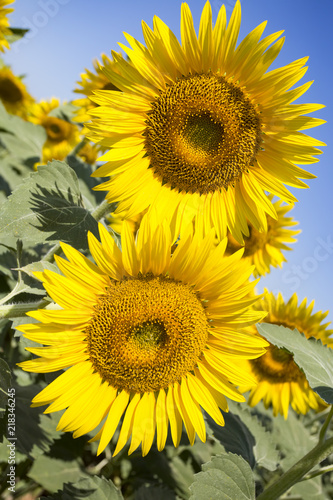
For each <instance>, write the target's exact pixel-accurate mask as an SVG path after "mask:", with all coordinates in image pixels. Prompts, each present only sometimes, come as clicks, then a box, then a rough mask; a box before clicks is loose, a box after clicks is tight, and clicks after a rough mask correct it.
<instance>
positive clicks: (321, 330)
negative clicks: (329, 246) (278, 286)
mask: <svg viewBox="0 0 333 500" xmlns="http://www.w3.org/2000/svg"><path fill="white" fill-rule="evenodd" d="M254 307H255V309H259V310H261V311H266V312H267V313H268V314H267V316H266V317H265V318H264V319H263V320H262V321H263V322H264V323H272V324H276V325H282V326H285V327H287V328H290V329H291V330H293V329H294V328H296V329H297V330H298V331H299V332H300V333H303V334H304V335H305V336H306V337H307V338H310V337H314V338H316V339H320V340H321V341H322V343H323V344H324V345H327V346H329V347H332V346H333V337H332V334H333V330H331V329H329V328H328V326H329V325H330V323H323V321H324V320H325V318H326V316H327V314H328V311H327V312H325V313H323V312H322V311H318V312H316V313H312V311H313V307H314V301H312V302H311V303H310V304H308V305H307V299H304V300H303V301H302V302H301V303H300V304H299V305H298V297H297V294H294V295H293V296H292V297H291V298H290V299H289V300H288V302H284V300H283V297H282V295H281V294H278V296H277V297H275V296H274V294H273V293H269V292H268V291H266V294H265V296H264V297H263V298H262V299H261V300H260V301H258V302H257V304H256V305H255V306H254ZM245 364H246V365H247V366H248V369H249V370H250V373H251V374H253V375H254V376H255V378H256V381H257V385H256V386H255V387H252V388H251V386H244V387H242V388H241V391H242V392H246V391H248V390H250V395H249V399H248V402H249V405H250V406H255V405H256V404H258V402H259V401H261V400H263V402H264V404H265V407H266V408H268V407H269V406H270V405H271V406H272V408H273V413H274V415H275V416H276V415H277V414H279V413H280V414H281V415H283V416H284V417H285V418H287V416H288V410H289V405H291V407H292V408H293V409H294V410H295V411H296V412H297V413H303V414H304V413H306V412H307V411H309V409H310V408H313V409H314V410H316V411H321V410H323V409H324V408H325V406H326V405H325V403H324V402H323V401H322V399H321V398H320V397H319V396H318V395H317V394H316V393H315V392H314V391H313V390H312V389H311V388H310V386H309V384H308V382H307V380H306V378H305V375H304V373H303V372H302V371H301V370H300V369H299V367H298V366H297V365H296V363H295V362H294V361H293V356H292V355H291V354H290V353H288V351H286V350H285V349H279V348H278V347H276V346H274V345H270V347H269V348H268V350H267V353H266V354H264V355H263V356H262V357H260V358H259V359H257V360H251V361H248V362H245ZM243 368H244V366H243Z"/></svg>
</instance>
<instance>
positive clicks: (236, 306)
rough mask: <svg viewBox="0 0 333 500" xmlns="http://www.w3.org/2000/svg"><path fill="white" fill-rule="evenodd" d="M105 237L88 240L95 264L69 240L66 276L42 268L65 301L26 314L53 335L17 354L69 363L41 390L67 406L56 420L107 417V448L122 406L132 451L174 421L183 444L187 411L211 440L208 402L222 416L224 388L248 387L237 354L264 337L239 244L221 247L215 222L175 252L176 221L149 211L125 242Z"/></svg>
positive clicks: (54, 403) (56, 404) (85, 423)
mask: <svg viewBox="0 0 333 500" xmlns="http://www.w3.org/2000/svg"><path fill="white" fill-rule="evenodd" d="M99 232H100V239H101V243H100V242H99V241H98V240H97V239H96V238H95V237H94V236H93V235H92V234H91V233H89V234H88V241H89V247H90V251H91V254H92V256H93V258H94V260H95V262H96V265H95V264H94V263H93V262H91V260H89V259H88V258H86V257H84V256H83V255H82V254H81V253H80V252H78V251H77V250H75V249H73V248H71V247H70V246H68V245H65V244H62V249H63V252H64V254H65V255H66V257H67V258H68V260H65V259H64V258H61V257H56V259H57V264H58V266H59V269H60V270H61V272H62V273H63V274H64V276H61V275H59V274H57V273H54V272H51V271H48V270H47V271H44V272H41V273H36V276H37V277H38V278H40V279H41V280H42V281H43V283H44V287H45V289H46V290H47V292H48V293H49V295H50V296H51V297H52V298H53V299H54V300H55V301H56V302H57V303H58V305H59V306H60V307H61V309H59V310H39V311H33V312H30V313H29V316H31V317H32V318H35V319H36V320H38V321H39V323H35V324H27V325H23V326H20V330H21V331H23V332H24V334H25V337H27V338H29V339H30V340H33V341H36V342H39V343H42V344H45V345H46V347H33V348H28V350H29V351H30V352H32V353H33V354H36V355H37V356H40V357H38V358H36V359H33V360H31V361H25V362H23V363H20V366H21V367H22V368H23V369H24V370H27V371H31V372H52V371H57V370H61V369H64V368H68V369H67V370H66V371H65V372H64V373H63V374H61V375H60V376H59V377H58V378H56V379H55V380H54V381H53V382H51V384H49V385H48V386H47V387H46V388H45V389H43V390H42V392H40V393H39V394H38V395H37V396H36V397H35V398H34V399H33V406H40V405H46V404H50V406H49V407H48V408H47V410H46V413H49V412H53V411H58V410H61V409H64V408H67V410H66V411H65V413H64V414H63V416H62V417H61V419H60V422H59V425H58V429H63V430H65V431H74V437H79V436H82V435H83V434H86V433H87V432H90V431H92V430H93V429H95V428H96V427H97V426H98V425H99V424H100V423H101V422H102V427H101V428H100V430H99V431H98V432H97V434H96V436H95V437H94V438H93V440H99V441H100V442H99V447H98V454H99V453H101V452H102V451H103V450H104V449H105V447H106V446H107V444H108V443H109V441H110V440H111V439H112V437H113V435H114V433H115V431H116V428H117V426H118V423H119V421H120V420H121V417H122V416H123V421H122V425H121V428H120V433H119V437H118V442H117V445H116V449H115V454H116V453H118V452H119V451H120V450H121V449H122V448H123V447H124V445H125V444H126V442H127V441H128V439H129V437H130V436H132V438H131V445H130V448H129V453H132V452H133V451H134V450H135V449H136V448H137V447H138V446H139V445H140V444H142V453H143V455H146V454H147V453H148V451H149V450H150V448H151V445H152V442H153V439H154V435H155V430H156V434H157V447H158V449H159V450H162V449H163V448H164V445H165V441H166V438H167V433H168V424H169V423H170V429H171V436H172V439H173V443H174V445H175V446H178V444H179V440H180V436H181V432H182V423H184V425H185V429H186V432H187V435H188V437H189V440H190V443H191V444H193V442H194V439H195V434H198V436H199V438H200V439H201V440H202V441H204V440H205V436H206V435H205V424H204V420H203V416H202V411H201V408H200V406H201V407H202V408H204V409H205V410H206V411H207V412H208V413H209V414H210V415H211V416H212V418H213V419H214V420H215V421H216V422H217V423H218V424H220V425H224V420H223V416H222V413H221V412H220V410H219V408H221V409H222V410H224V411H227V409H228V405H227V401H226V399H225V396H226V397H228V398H231V399H234V400H236V401H244V400H245V398H244V396H243V395H241V394H240V392H239V391H238V389H237V388H236V386H235V385H236V384H237V385H239V384H244V383H251V382H252V381H253V378H252V376H251V375H249V374H246V375H245V376H244V375H243V372H242V371H241V370H239V367H238V362H239V360H240V359H243V358H246V359H247V358H251V359H252V358H256V357H257V356H260V355H262V354H263V353H264V352H265V349H264V346H266V345H267V342H266V341H265V340H264V339H262V338H260V337H258V336H256V335H251V334H247V333H245V332H243V331H242V330H241V328H242V327H243V326H246V325H248V324H253V323H254V322H255V321H256V320H258V319H259V318H262V317H263V315H264V314H263V313H262V312H261V311H260V312H258V311H254V310H253V309H252V308H251V307H250V306H251V304H253V302H254V301H255V300H256V298H255V297H254V298H253V297H251V298H249V292H250V291H251V290H252V289H253V286H254V282H252V283H251V282H249V281H248V278H249V276H250V274H251V272H252V269H251V266H249V265H248V264H247V263H246V262H245V261H242V260H241V252H238V253H236V254H235V255H233V256H230V257H225V258H223V252H224V248H225V244H224V242H223V243H221V244H220V245H219V246H217V247H215V245H214V233H213V232H210V233H209V234H208V235H207V236H206V237H205V238H204V239H202V238H199V237H198V236H194V237H193V238H191V237H188V238H187V239H184V240H183V241H181V242H180V244H179V245H178V247H177V249H176V251H175V252H174V253H173V254H172V256H171V253H170V249H171V244H172V240H171V235H170V229H169V227H168V226H167V225H166V224H165V222H164V223H163V224H160V225H158V224H154V225H152V224H151V221H150V220H149V219H148V217H147V215H146V216H145V217H144V219H143V220H142V223H141V226H140V230H139V233H138V237H137V241H136V244H135V241H134V237H133V235H132V233H131V231H130V228H129V226H128V225H127V222H125V223H124V227H123V229H122V232H121V238H122V253H121V251H120V249H119V248H118V247H117V245H116V243H115V241H114V240H113V238H112V237H111V236H110V234H109V233H108V231H107V230H106V229H105V228H104V227H103V226H102V225H100V226H99Z"/></svg>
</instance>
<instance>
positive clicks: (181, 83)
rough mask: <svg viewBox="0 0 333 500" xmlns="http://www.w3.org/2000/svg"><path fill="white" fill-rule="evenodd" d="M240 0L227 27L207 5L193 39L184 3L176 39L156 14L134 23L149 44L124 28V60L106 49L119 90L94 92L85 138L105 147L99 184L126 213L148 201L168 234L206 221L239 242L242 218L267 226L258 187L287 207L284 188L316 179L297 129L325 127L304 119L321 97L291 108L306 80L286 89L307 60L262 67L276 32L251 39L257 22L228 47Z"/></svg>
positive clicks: (309, 144) (307, 143)
mask: <svg viewBox="0 0 333 500" xmlns="http://www.w3.org/2000/svg"><path fill="white" fill-rule="evenodd" d="M240 20H241V7H240V3H239V1H237V2H236V5H235V8H234V10H233V13H232V16H231V19H230V21H229V23H228V25H227V24H226V11H225V7H224V6H222V8H221V9H220V11H219V13H218V17H217V21H216V23H215V26H213V25H212V11H211V6H210V4H209V2H207V3H206V4H205V6H204V9H203V12H202V16H201V21H200V28H199V36H198V37H197V35H196V33H195V30H194V27H193V20H192V15H191V12H190V9H189V7H188V5H187V4H186V3H183V4H182V7H181V44H180V43H179V42H178V40H177V38H176V37H175V35H174V34H173V33H172V32H171V30H170V29H169V28H168V27H167V26H166V25H165V24H164V23H163V22H162V21H161V20H160V19H159V18H157V17H155V18H154V26H153V30H152V29H150V28H149V27H148V26H147V25H146V24H145V23H143V35H144V38H145V42H146V46H144V45H142V44H141V43H140V42H138V41H137V40H135V39H134V38H133V37H132V36H130V35H127V34H125V36H126V39H127V41H128V43H129V44H130V46H131V48H128V47H126V46H124V45H122V44H120V46H121V48H122V49H123V50H124V51H125V53H126V54H127V55H128V58H129V62H127V61H126V60H125V59H124V58H123V57H122V56H121V55H119V54H117V53H112V54H113V58H114V66H112V67H104V68H103V71H104V73H105V75H106V76H107V77H108V78H109V80H110V82H112V83H113V84H114V85H116V86H117V87H118V88H119V89H120V90H121V91H122V92H121V93H119V92H114V91H112V90H109V91H107V90H104V91H98V90H97V91H96V92H95V97H92V99H93V100H94V101H95V102H96V103H97V104H99V107H97V108H94V109H92V110H91V111H90V114H91V115H92V117H93V118H92V123H91V124H90V125H88V127H89V129H90V134H89V137H90V138H91V139H92V140H93V141H95V142H97V143H99V144H100V145H102V146H104V147H109V148H111V149H110V150H109V151H108V152H107V153H106V154H105V155H104V156H103V157H102V158H101V159H102V160H105V161H107V163H106V164H105V165H103V166H102V167H100V169H99V170H97V172H96V175H97V176H100V177H107V176H111V179H110V180H109V181H107V182H104V183H103V184H101V185H100V186H98V189H100V190H102V191H108V193H107V196H106V198H107V200H108V201H109V202H110V203H111V202H114V201H119V202H120V203H119V206H118V211H119V212H123V211H126V212H127V217H128V218H131V217H132V216H133V215H135V214H137V213H139V212H142V211H143V210H145V209H146V208H147V207H151V209H154V210H156V211H157V213H158V214H159V215H160V216H163V217H168V220H169V221H170V223H172V229H173V232H174V235H175V237H177V236H178V234H179V229H180V226H181V225H183V224H188V223H189V221H190V220H192V219H193V217H195V218H196V222H195V224H196V227H200V228H202V230H203V231H204V234H206V233H207V231H209V229H210V228H211V227H215V229H216V231H217V235H218V238H219V240H221V239H222V238H223V237H225V236H226V234H227V230H228V229H229V231H230V232H231V234H232V235H233V236H234V238H236V240H237V241H239V243H243V237H242V234H244V235H245V236H249V232H248V223H247V221H249V222H250V223H251V224H252V225H253V226H254V227H255V228H256V229H257V230H258V231H266V230H267V218H266V213H267V214H269V215H270V216H271V217H272V218H276V217H277V215H276V211H275V209H274V206H273V205H272V203H271V201H270V200H268V199H267V196H266V195H265V191H268V192H270V193H272V194H274V195H277V196H278V197H279V198H281V199H282V200H284V201H286V202H288V203H291V202H295V201H297V200H296V198H295V197H294V196H293V195H292V194H291V193H290V192H289V191H288V190H287V189H286V187H285V186H284V184H287V185H290V186H293V187H298V188H304V187H307V185H306V184H305V183H304V182H303V181H301V180H300V179H303V178H304V179H311V178H313V177H314V176H313V175H312V174H310V173H308V172H306V171H305V170H303V169H301V168H299V167H298V166H296V164H308V163H314V162H315V161H318V160H317V159H316V158H314V155H317V154H320V153H321V151H320V150H318V149H317V148H316V147H315V146H320V145H323V143H322V142H320V141H318V140H316V139H313V138H311V137H309V136H307V135H304V134H303V133H301V132H300V131H301V130H304V129H307V128H310V127H314V126H317V125H320V124H321V123H324V121H323V120H319V119H316V118H313V117H308V116H304V114H305V113H309V112H312V111H315V110H318V109H320V108H322V107H323V106H322V105H319V104H296V105H295V104H290V103H291V102H293V101H295V99H297V98H298V97H299V96H301V95H302V94H303V93H304V92H305V91H306V90H307V89H308V88H309V86H310V84H311V83H306V84H303V85H301V86H300V87H297V88H294V89H293V90H288V89H289V88H290V87H293V86H294V84H295V83H296V82H298V80H300V79H301V78H302V77H303V75H304V74H305V72H306V69H307V68H306V67H304V64H305V62H306V61H307V58H303V59H299V60H297V61H294V62H293V63H290V64H288V65H287V66H284V67H281V68H279V69H275V70H273V71H271V72H267V69H268V67H269V66H270V64H271V63H272V62H273V61H274V60H275V58H276V56H277V55H278V53H279V51H280V49H281V48H282V45H283V41H284V39H283V38H279V37H280V35H281V33H282V32H277V33H274V34H272V35H269V36H267V37H266V38H263V39H262V40H260V38H261V35H262V33H263V31H264V28H265V25H266V23H262V24H260V25H259V26H258V27H257V28H256V29H254V30H253V31H252V32H251V33H249V34H248V35H247V36H246V37H245V38H244V40H243V41H242V42H241V43H240V44H239V45H238V46H237V47H236V43H237V37H238V32H239V29H240Z"/></svg>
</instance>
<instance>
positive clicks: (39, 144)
mask: <svg viewBox="0 0 333 500" xmlns="http://www.w3.org/2000/svg"><path fill="white" fill-rule="evenodd" d="M0 130H1V137H0V144H1V145H2V149H1V151H0V152H1V176H2V177H3V178H4V179H5V180H6V181H7V182H8V183H9V185H10V186H11V188H12V189H13V188H14V187H16V186H15V185H13V182H14V181H15V179H16V181H17V179H18V178H19V177H20V176H22V175H26V174H27V172H30V171H31V169H32V168H33V166H34V164H35V163H36V162H38V161H39V160H40V158H41V156H42V148H43V144H44V143H45V141H46V138H47V135H46V132H45V130H44V128H43V127H41V126H40V125H35V124H34V123H30V122H27V121H25V120H23V119H22V118H19V117H18V116H14V115H11V114H9V113H7V111H6V110H5V108H4V106H3V104H2V103H1V102H0ZM16 185H17V182H16Z"/></svg>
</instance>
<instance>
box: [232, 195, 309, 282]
mask: <svg viewBox="0 0 333 500" xmlns="http://www.w3.org/2000/svg"><path fill="white" fill-rule="evenodd" d="M269 198H270V199H271V198H272V196H270V197H269ZM273 207H274V209H275V210H276V214H277V219H273V218H272V217H271V216H270V215H267V231H262V232H259V231H258V230H257V229H256V228H254V227H253V226H252V224H251V223H250V222H249V223H248V226H249V233H250V234H249V236H248V237H245V238H244V247H245V249H244V256H243V258H245V259H248V261H249V262H250V264H254V265H255V270H254V275H255V276H264V275H265V274H266V273H269V272H270V267H271V266H273V267H278V266H280V267H282V262H287V260H286V258H285V257H284V255H283V253H282V250H291V248H290V247H289V246H288V245H286V243H294V242H295V241H297V240H296V239H295V238H294V236H296V235H297V234H299V233H300V232H301V231H300V230H294V229H289V228H290V227H294V226H296V225H297V224H298V222H297V221H294V219H293V217H287V216H286V214H287V213H288V212H289V211H290V210H291V209H292V208H293V205H285V204H282V201H281V200H277V201H275V202H274V203H273ZM240 248H241V245H240V244H239V243H238V242H237V241H236V240H235V238H234V237H233V236H232V235H231V234H230V233H229V234H228V246H227V250H226V253H227V255H230V254H233V253H234V252H235V251H237V250H239V249H240Z"/></svg>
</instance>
